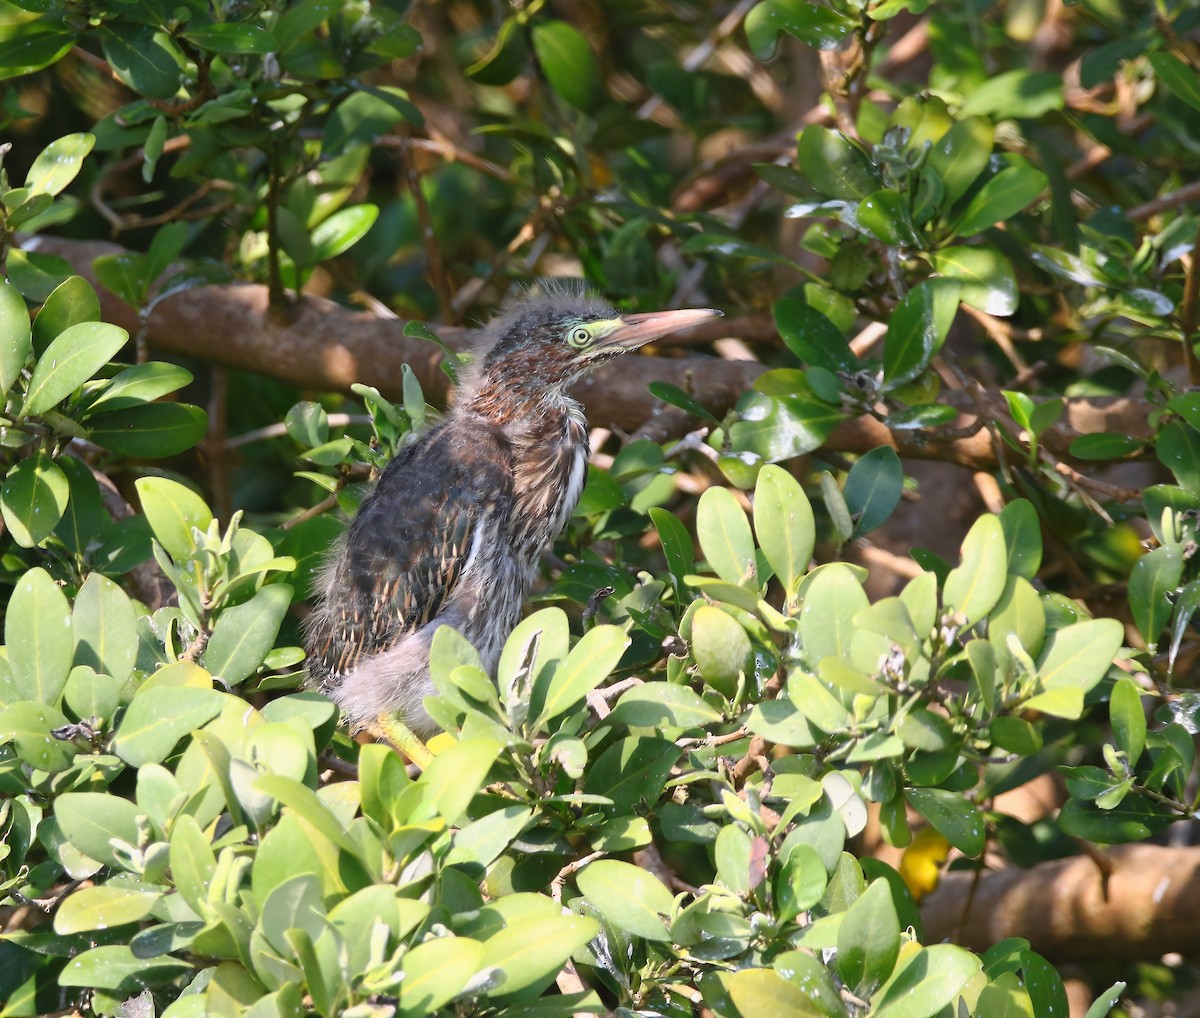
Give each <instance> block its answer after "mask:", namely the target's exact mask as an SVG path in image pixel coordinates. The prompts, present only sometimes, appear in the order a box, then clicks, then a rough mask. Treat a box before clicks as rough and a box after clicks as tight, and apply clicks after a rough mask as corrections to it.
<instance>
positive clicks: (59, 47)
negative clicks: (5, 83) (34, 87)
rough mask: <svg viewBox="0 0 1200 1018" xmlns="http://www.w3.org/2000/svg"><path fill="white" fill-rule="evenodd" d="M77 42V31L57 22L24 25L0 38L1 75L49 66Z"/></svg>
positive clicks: (28, 71) (11, 74)
mask: <svg viewBox="0 0 1200 1018" xmlns="http://www.w3.org/2000/svg"><path fill="white" fill-rule="evenodd" d="M74 45H75V33H74V32H69V31H64V30H63V29H62V28H61V27H60V26H59V25H57V24H46V23H40V22H39V23H34V24H24V25H21V27H20V30H19V31H18V32H16V33H14V34H13V35H12V36H11V37H10V38H8V39H4V40H2V41H0V79H3V78H16V77H19V76H21V75H23V74H32V73H33V72H34V71H40V70H41V69H42V68H43V67H49V66H50V65H51V64H53V63H56V62H57V61H59V60H61V59H62V58H63V57H65V56H66V55H67V54H68V53H70V52H71V47H72V46H74Z"/></svg>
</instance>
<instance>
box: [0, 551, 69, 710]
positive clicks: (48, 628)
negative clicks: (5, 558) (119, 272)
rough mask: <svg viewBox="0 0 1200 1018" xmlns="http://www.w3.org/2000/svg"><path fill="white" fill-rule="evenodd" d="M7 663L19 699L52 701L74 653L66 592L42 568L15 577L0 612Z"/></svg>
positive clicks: (65, 681) (53, 701)
mask: <svg viewBox="0 0 1200 1018" xmlns="http://www.w3.org/2000/svg"><path fill="white" fill-rule="evenodd" d="M4 642H5V645H6V646H7V649H8V663H9V665H10V667H11V668H12V676H13V680H14V682H15V683H16V687H17V690H18V691H19V693H20V699H22V700H34V701H36V702H38V703H41V704H45V705H47V706H54V704H55V703H57V702H58V697H59V695H60V694H61V693H62V690H63V686H65V685H66V683H67V675H68V674H69V673H70V671H71V659H72V657H73V655H74V652H75V641H74V640H73V639H72V630H71V609H70V607H69V606H68V604H67V598H66V595H65V594H63V592H62V590H61V589H60V588H59V586H58V584H57V583H55V582H54V581H53V580H52V579H51V578H50V575H49V573H47V572H46V571H45V570H44V569H30V570H29V572H27V573H26V574H25V575H24V576H22V577H21V579H20V580H18V581H17V585H16V588H15V589H14V590H13V593H12V597H11V599H10V600H9V603H8V611H7V613H6V614H5V617H4Z"/></svg>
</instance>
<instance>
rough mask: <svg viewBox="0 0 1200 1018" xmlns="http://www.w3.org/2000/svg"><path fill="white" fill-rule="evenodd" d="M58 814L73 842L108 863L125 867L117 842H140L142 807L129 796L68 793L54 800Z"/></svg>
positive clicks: (102, 793)
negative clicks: (138, 818) (138, 821)
mask: <svg viewBox="0 0 1200 1018" xmlns="http://www.w3.org/2000/svg"><path fill="white" fill-rule="evenodd" d="M54 815H55V818H56V819H57V820H58V825H59V827H61V828H62V832H63V835H64V836H65V837H66V839H67V840H68V841H69V842H70V843H71V844H72V845H74V846H75V847H76V848H77V849H79V851H81V852H83V854H84V855H86V856H89V857H91V858H92V859H95V860H96V861H97V862H102V863H104V864H105V865H108V866H122V862H121V858H120V856H118V855H117V853H116V851H115V849H114V845H113V842H114V841H115V842H119V843H123V844H125V845H130V846H135V847H136V846H137V844H138V823H137V817H138V808H137V807H136V806H135V805H134V804H133V803H132V802H130V801H129V800H128V799H122V798H120V797H119V796H116V795H109V794H107V793H104V792H66V793H64V794H63V795H60V796H59V797H58V798H57V799H56V800H55V801H54Z"/></svg>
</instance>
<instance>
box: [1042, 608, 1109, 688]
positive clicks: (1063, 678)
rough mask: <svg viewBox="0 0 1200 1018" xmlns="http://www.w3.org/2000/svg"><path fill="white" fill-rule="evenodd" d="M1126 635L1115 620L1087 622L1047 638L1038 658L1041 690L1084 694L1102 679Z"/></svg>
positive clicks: (1071, 626) (1089, 620) (1059, 631)
mask: <svg viewBox="0 0 1200 1018" xmlns="http://www.w3.org/2000/svg"><path fill="white" fill-rule="evenodd" d="M1124 637H1125V633H1124V630H1123V629H1122V627H1121V623H1120V622H1118V621H1117V620H1116V619H1088V620H1087V621H1086V622H1076V623H1074V624H1073V625H1070V626H1067V627H1066V628H1065V629H1056V630H1055V631H1054V632H1053V633H1051V634H1050V639H1049V640H1047V641H1046V645H1045V647H1043V648H1042V653H1041V655H1040V656H1039V657H1038V661H1037V668H1038V678H1039V679H1041V681H1042V685H1043V687H1044V688H1046V689H1048V690H1051V689H1058V688H1077V689H1080V690H1082V691H1083V692H1084V693H1085V694H1086V693H1089V692H1090V691H1091V690H1092V689H1094V688H1095V687H1096V686H1097V685H1098V684H1099V683H1100V680H1101V679H1103V678H1104V676H1105V674H1106V673H1107V672H1108V669H1109V668H1110V667H1111V665H1112V663H1113V661H1114V659H1115V658H1116V656H1117V651H1118V650H1120V649H1121V644H1122V642H1123V641H1124Z"/></svg>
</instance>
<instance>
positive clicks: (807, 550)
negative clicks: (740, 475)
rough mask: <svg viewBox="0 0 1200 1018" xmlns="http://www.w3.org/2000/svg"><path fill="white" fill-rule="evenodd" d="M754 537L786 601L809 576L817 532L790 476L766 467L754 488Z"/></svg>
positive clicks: (800, 491) (803, 496) (808, 506)
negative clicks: (807, 575)
mask: <svg viewBox="0 0 1200 1018" xmlns="http://www.w3.org/2000/svg"><path fill="white" fill-rule="evenodd" d="M754 533H755V535H756V536H757V537H758V546H759V547H760V548H761V549H762V553H763V555H764V556H765V557H766V560H767V564H768V565H770V567H771V570H772V571H773V572H774V573H775V575H776V576H777V577H779V581H780V583H782V584H783V589H784V590H785V591H786V592H787V595H788V597H792V596H794V595H795V593H796V591H797V589H798V588H799V586H800V581H801V579H803V577H804V575H805V574H806V573H807V572H808V566H809V563H810V562H811V561H812V555H813V548H814V546H815V544H816V539H817V531H816V523H815V520H814V517H813V511H812V505H811V504H810V503H809V501H808V496H807V495H806V494H805V493H804V489H803V488H802V487H801V486H800V482H799V481H797V480H796V479H795V478H794V477H793V476H792V475H791V474H789V473H788V472H787V471H786V470H784V469H783V468H782V467H777V466H774V465H773V464H767V465H766V466H764V467H763V468H762V470H761V471H759V474H758V483H757V484H756V485H755V487H754Z"/></svg>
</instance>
